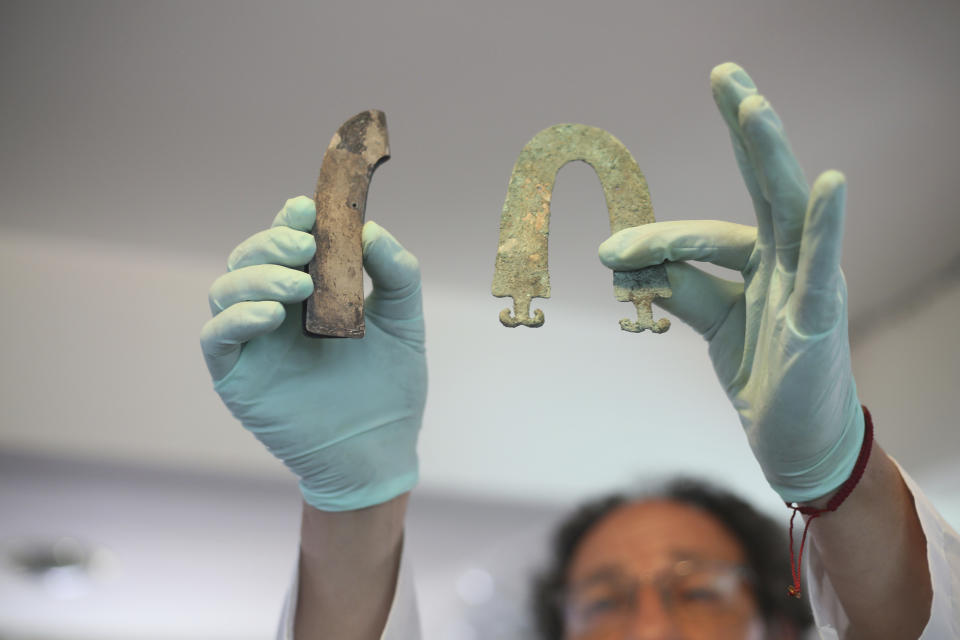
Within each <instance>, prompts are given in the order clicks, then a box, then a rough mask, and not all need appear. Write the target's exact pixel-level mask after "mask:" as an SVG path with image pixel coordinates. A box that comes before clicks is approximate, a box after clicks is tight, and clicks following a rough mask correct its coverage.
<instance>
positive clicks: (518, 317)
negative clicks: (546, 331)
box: [500, 300, 543, 328]
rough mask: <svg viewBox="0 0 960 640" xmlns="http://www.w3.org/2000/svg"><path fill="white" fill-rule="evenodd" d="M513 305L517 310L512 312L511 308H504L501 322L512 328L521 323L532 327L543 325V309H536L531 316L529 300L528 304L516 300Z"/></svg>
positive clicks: (501, 313)
mask: <svg viewBox="0 0 960 640" xmlns="http://www.w3.org/2000/svg"><path fill="white" fill-rule="evenodd" d="M513 305H514V308H515V312H513V313H511V311H510V309H504V310H503V311H501V312H500V324H502V325H503V326H505V327H510V328H513V327H519V326H520V325H523V326H525V327H532V328H536V327H541V326H543V311H541V310H540V309H536V310H535V311H534V312H533V317H532V318H531V317H530V302H529V301H527V303H526V304H519V303H517V302H516V300H514V303H513Z"/></svg>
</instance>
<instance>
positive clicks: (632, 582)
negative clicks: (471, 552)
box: [557, 557, 757, 635]
mask: <svg viewBox="0 0 960 640" xmlns="http://www.w3.org/2000/svg"><path fill="white" fill-rule="evenodd" d="M681 567H689V569H690V570H689V571H686V572H682V571H678V568H681ZM717 570H720V571H727V572H730V574H731V577H732V578H734V579H735V580H736V581H737V582H736V587H739V586H747V587H748V588H749V589H750V593H751V595H755V591H754V590H755V588H756V585H757V579H756V573H755V572H754V571H753V569H752V568H751V567H749V566H748V565H744V564H731V563H727V562H713V561H705V560H702V559H700V558H696V557H681V558H679V559H678V560H677V561H676V562H674V563H673V564H672V565H670V566H669V567H666V568H664V569H660V570H658V571H656V572H652V573H650V574H648V575H647V576H645V577H640V576H630V575H629V574H626V573H625V572H622V571H620V570H619V569H616V568H609V570H608V571H607V572H606V573H607V575H608V576H609V575H610V574H616V575H614V576H613V579H618V580H620V584H619V585H617V588H618V589H620V590H621V594H622V593H624V592H626V593H627V594H628V597H627V598H626V600H625V601H626V602H628V603H629V606H628V608H627V609H626V610H625V612H619V613H618V615H622V614H623V613H632V612H634V611H636V610H637V606H638V605H637V599H638V596H639V594H640V590H641V588H642V587H644V586H646V585H650V586H652V587H654V588H655V589H656V590H657V595H658V596H659V597H660V602H661V604H662V605H663V607H664V609H665V610H666V611H667V612H668V614H669V615H670V616H671V618H672V619H674V620H677V618H676V615H675V610H674V606H675V603H673V602H672V594H671V593H670V592H669V582H671V581H676V580H678V579H680V578H682V577H684V576H689V575H692V574H694V573H696V572H699V571H717ZM601 571H602V570H601ZM607 579H610V578H607ZM595 580H597V578H594V577H591V578H587V579H586V580H585V581H584V582H593V581H595ZM624 585H627V588H626V589H623V587H624ZM582 588H587V586H586V585H572V586H571V585H567V586H565V587H564V589H563V591H562V592H561V593H558V594H557V598H558V602H559V605H560V609H561V610H562V611H563V620H564V628H565V629H571V628H572V627H573V625H572V624H571V608H572V607H573V605H572V603H571V602H570V598H571V596H572V592H573V591H575V590H577V589H582ZM731 591H733V589H731ZM589 631H590V629H578V630H576V634H577V635H582V634H584V633H588V632H589Z"/></svg>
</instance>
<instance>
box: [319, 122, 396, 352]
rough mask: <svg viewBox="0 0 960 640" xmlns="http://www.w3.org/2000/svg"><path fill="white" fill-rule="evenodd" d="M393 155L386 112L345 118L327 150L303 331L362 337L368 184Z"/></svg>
mask: <svg viewBox="0 0 960 640" xmlns="http://www.w3.org/2000/svg"><path fill="white" fill-rule="evenodd" d="M389 158H390V144H389V142H388V140H387V117H386V115H385V114H384V113H383V112H382V111H375V110H370V111H364V112H363V113H358V114H357V115H355V116H353V117H352V118H350V119H349V120H347V121H346V122H344V123H343V124H342V125H341V126H340V128H339V129H338V130H337V132H336V133H335V134H334V135H333V139H332V140H330V145H329V146H328V147H327V152H326V154H324V156H323V164H322V165H321V167H320V177H319V178H318V179H317V190H316V192H315V194H314V202H315V203H316V205H317V224H316V226H315V227H314V230H313V236H314V239H315V240H316V242H317V254H316V255H315V256H314V258H313V260H311V261H310V264H309V265H308V266H307V270H308V272H309V273H310V276H311V277H312V278H313V295H312V296H310V297H309V298H307V300H306V301H305V302H304V303H303V331H304V333H305V334H306V335H308V336H311V337H317V338H323V337H326V338H362V337H363V334H364V323H363V246H362V242H361V239H360V235H361V231H362V229H363V216H364V210H365V209H366V206H367V189H368V187H369V186H370V178H371V177H372V176H373V172H374V170H375V169H376V168H377V167H378V166H379V165H380V164H381V163H383V162H385V161H386V160H388V159H389Z"/></svg>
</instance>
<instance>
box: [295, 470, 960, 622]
mask: <svg viewBox="0 0 960 640" xmlns="http://www.w3.org/2000/svg"><path fill="white" fill-rule="evenodd" d="M900 473H901V475H902V476H903V479H904V481H905V482H906V484H907V487H908V488H909V489H910V491H911V493H913V499H914V504H915V505H916V508H917V515H918V516H919V518H920V526H921V527H922V528H923V533H924V535H925V536H926V538H927V560H928V562H929V566H930V579H931V583H932V585H933V604H932V607H931V610H930V620H929V621H928V622H927V626H926V628H924V631H923V635H921V636H920V640H944V639H946V638H960V535H958V534H957V532H956V531H954V530H953V529H952V528H951V527H950V525H948V524H947V523H946V521H944V519H943V518H941V517H940V514H939V513H937V510H936V509H934V507H933V505H932V504H931V503H930V501H929V500H927V498H926V496H924V495H923V492H921V491H920V488H919V487H917V485H916V483H915V482H914V481H913V479H912V478H910V476H908V475H907V474H906V472H905V471H904V470H903V469H900ZM804 564H805V565H806V569H805V571H806V576H805V580H806V583H805V584H806V588H807V590H808V591H809V594H810V604H811V607H812V608H813V617H814V620H815V621H816V628H817V631H818V632H819V634H820V637H821V638H822V639H823V640H839V638H842V637H844V633H845V632H846V628H847V626H848V625H849V620H848V619H847V616H846V614H845V613H844V611H843V607H841V606H840V602H839V600H838V599H837V597H836V593H835V591H834V589H833V585H832V584H830V579H829V578H828V577H827V574H826V572H825V571H824V568H823V564H822V561H821V559H820V557H819V555H818V552H817V549H816V545H815V544H810V545H808V547H807V551H806V554H805V556H804ZM297 582H298V577H297V574H296V572H294V576H293V585H292V586H291V588H290V590H289V591H288V592H287V598H286V601H285V602H284V606H283V613H282V616H281V618H280V628H279V630H278V631H277V640H293V619H294V614H295V612H296V606H297ZM419 639H420V618H419V616H418V614H417V601H416V594H415V593H414V589H413V576H412V573H411V569H410V562H409V559H408V558H407V557H406V550H404V551H403V553H402V555H401V559H400V573H399V576H398V578H397V589H396V592H395V593H394V596H393V604H392V605H391V607H390V615H389V616H388V618H387V624H386V626H385V627H384V629H383V634H382V635H381V636H380V640H419Z"/></svg>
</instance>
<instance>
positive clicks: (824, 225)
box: [790, 170, 847, 335]
mask: <svg viewBox="0 0 960 640" xmlns="http://www.w3.org/2000/svg"><path fill="white" fill-rule="evenodd" d="M846 193H847V186H846V179H845V178H844V176H843V174H842V173H840V172H839V171H833V170H831V171H826V172H824V173H822V174H821V175H820V177H818V178H817V180H816V182H814V183H813V189H812V192H811V194H810V204H809V207H808V209H807V215H806V221H805V223H804V226H803V240H802V242H801V245H800V260H799V264H798V267H797V278H796V282H795V286H794V290H793V296H792V297H791V301H790V304H791V312H792V314H793V315H792V318H793V324H794V327H796V329H797V330H798V331H800V332H801V333H803V334H806V335H815V334H819V333H823V332H824V331H829V330H830V329H832V328H833V327H834V326H836V324H837V322H838V321H841V320H843V318H841V317H840V316H841V315H842V314H843V313H844V308H845V304H844V300H843V295H844V294H843V276H842V273H841V271H840V253H841V250H842V245H843V222H844V206H845V203H846Z"/></svg>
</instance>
